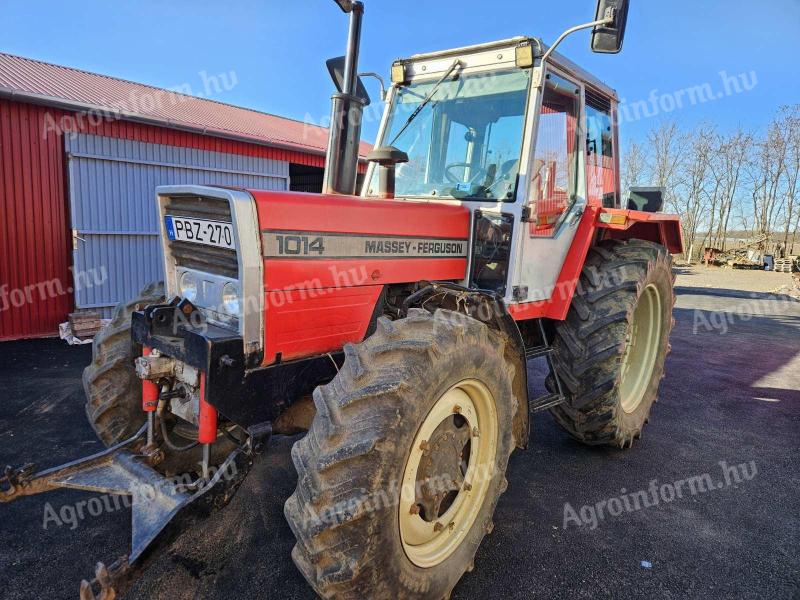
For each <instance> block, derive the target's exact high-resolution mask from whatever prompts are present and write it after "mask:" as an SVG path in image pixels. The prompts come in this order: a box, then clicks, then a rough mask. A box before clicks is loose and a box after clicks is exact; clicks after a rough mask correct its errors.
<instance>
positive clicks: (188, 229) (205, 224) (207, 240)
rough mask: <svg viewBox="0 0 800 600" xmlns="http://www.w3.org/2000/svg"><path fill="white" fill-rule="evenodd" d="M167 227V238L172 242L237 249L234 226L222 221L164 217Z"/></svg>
mask: <svg viewBox="0 0 800 600" xmlns="http://www.w3.org/2000/svg"><path fill="white" fill-rule="evenodd" d="M164 222H165V224H166V226H167V237H168V238H169V239H170V240H172V241H179V242H191V243H194V244H204V245H206V246H216V247H217V248H230V249H231V250H233V249H235V247H236V246H235V245H234V240H233V225H231V224H230V223H223V222H222V221H207V220H205V219H192V218H190V217H174V216H166V217H164Z"/></svg>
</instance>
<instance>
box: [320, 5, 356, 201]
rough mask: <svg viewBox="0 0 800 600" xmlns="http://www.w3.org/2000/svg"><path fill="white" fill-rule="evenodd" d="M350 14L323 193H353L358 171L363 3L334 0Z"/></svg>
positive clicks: (326, 161) (333, 102) (333, 101)
mask: <svg viewBox="0 0 800 600" xmlns="http://www.w3.org/2000/svg"><path fill="white" fill-rule="evenodd" d="M335 2H336V4H338V5H339V8H341V9H342V11H344V12H345V13H349V14H350V31H349V33H348V39H347V54H346V56H345V66H344V80H343V85H342V91H341V92H338V93H336V94H334V95H333V96H332V97H331V100H332V108H331V125H330V134H329V137H328V150H327V154H326V157H325V178H324V182H323V186H322V192H323V193H324V194H354V193H355V191H356V176H357V171H358V148H359V142H360V141H361V118H362V115H363V113H364V106H365V104H366V101H365V100H364V99H362V98H359V97H358V96H357V95H356V92H357V89H358V88H357V86H358V53H359V47H360V45H361V20H362V17H363V16H364V4H363V3H362V2H358V1H353V0H335Z"/></svg>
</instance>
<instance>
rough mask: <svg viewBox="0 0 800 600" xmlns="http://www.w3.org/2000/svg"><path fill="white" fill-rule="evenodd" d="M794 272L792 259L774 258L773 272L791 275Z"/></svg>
mask: <svg viewBox="0 0 800 600" xmlns="http://www.w3.org/2000/svg"><path fill="white" fill-rule="evenodd" d="M793 270H794V259H792V258H776V259H775V271H776V272H777V273H791V272H792V271H793Z"/></svg>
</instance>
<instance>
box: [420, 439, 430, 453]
mask: <svg viewBox="0 0 800 600" xmlns="http://www.w3.org/2000/svg"><path fill="white" fill-rule="evenodd" d="M430 448H431V446H430V444H428V440H422V443H420V445H419V449H420V450H422V451H423V452H427V451H428V450H430Z"/></svg>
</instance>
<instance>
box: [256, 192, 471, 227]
mask: <svg viewBox="0 0 800 600" xmlns="http://www.w3.org/2000/svg"><path fill="white" fill-rule="evenodd" d="M248 191H249V192H250V194H252V195H253V197H254V198H255V199H256V203H257V205H258V222H259V225H260V227H261V229H262V230H264V229H273V230H283V231H324V232H341V233H356V234H375V235H392V236H394V235H397V236H414V237H431V238H460V239H466V238H467V237H469V211H468V210H467V209H466V208H464V207H463V206H448V205H444V204H434V203H423V202H407V201H402V200H365V199H363V198H360V197H358V196H335V195H322V194H305V193H302V192H267V191H261V190H248Z"/></svg>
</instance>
